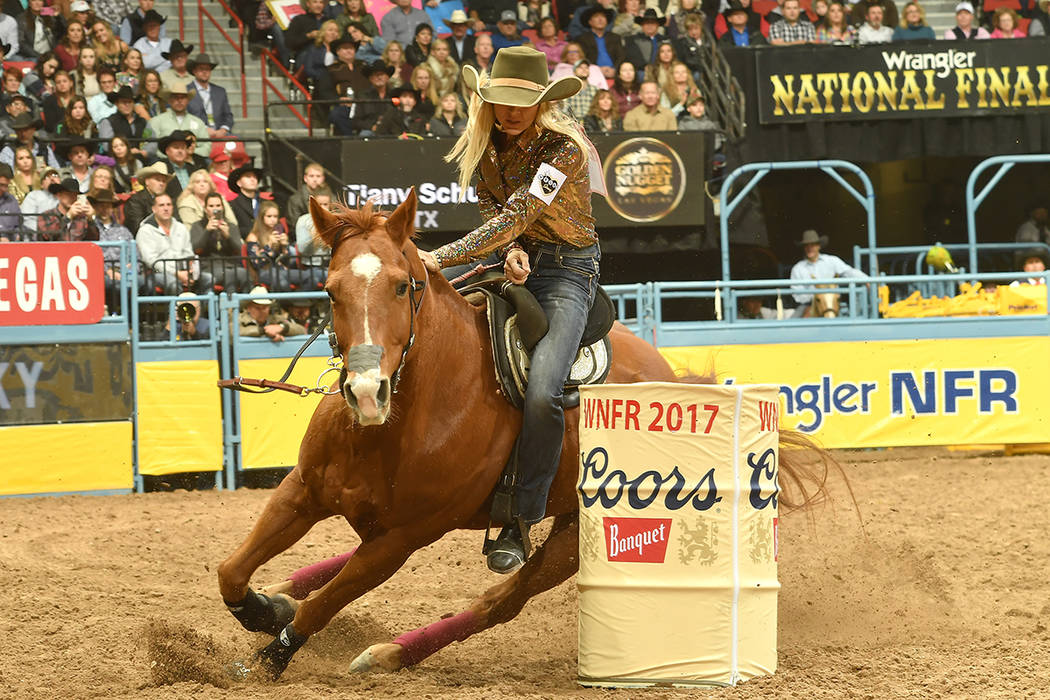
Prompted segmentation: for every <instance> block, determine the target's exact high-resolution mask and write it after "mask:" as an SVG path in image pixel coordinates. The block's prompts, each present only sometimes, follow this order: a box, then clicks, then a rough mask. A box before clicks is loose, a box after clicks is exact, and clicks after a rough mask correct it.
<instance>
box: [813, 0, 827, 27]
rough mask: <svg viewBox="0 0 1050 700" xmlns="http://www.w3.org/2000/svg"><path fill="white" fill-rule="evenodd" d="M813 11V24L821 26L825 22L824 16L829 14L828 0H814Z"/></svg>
mask: <svg viewBox="0 0 1050 700" xmlns="http://www.w3.org/2000/svg"><path fill="white" fill-rule="evenodd" d="M811 12H812V13H813V26H814V27H819V26H820V25H821V24H823V23H824V18H825V17H827V16H828V0H813V5H812V8H811Z"/></svg>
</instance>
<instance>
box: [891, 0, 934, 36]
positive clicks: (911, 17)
mask: <svg viewBox="0 0 1050 700" xmlns="http://www.w3.org/2000/svg"><path fill="white" fill-rule="evenodd" d="M936 38H937V35H936V34H934V33H933V28H932V27H930V25H928V24H926V10H924V9H923V8H922V5H920V4H919V3H918V2H915V0H913V1H912V2H909V3H908V4H907V5H905V6H904V11H903V12H901V20H900V26H899V27H897V28H896V29H894V30H893V40H894V41H934V40H935V39H936Z"/></svg>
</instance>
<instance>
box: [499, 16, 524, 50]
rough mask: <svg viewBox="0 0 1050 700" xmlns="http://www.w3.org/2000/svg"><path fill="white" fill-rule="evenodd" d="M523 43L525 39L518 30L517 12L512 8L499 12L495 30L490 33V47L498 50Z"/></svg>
mask: <svg viewBox="0 0 1050 700" xmlns="http://www.w3.org/2000/svg"><path fill="white" fill-rule="evenodd" d="M524 43H525V39H523V38H522V37H521V34H520V33H519V32H518V13H517V12H515V11H514V10H504V11H503V12H502V13H500V16H499V22H497V23H496V31H495V32H494V33H493V34H492V47H493V48H494V49H496V51H497V52H498V51H499V50H500V49H505V48H507V47H508V46H521V45H522V44H524Z"/></svg>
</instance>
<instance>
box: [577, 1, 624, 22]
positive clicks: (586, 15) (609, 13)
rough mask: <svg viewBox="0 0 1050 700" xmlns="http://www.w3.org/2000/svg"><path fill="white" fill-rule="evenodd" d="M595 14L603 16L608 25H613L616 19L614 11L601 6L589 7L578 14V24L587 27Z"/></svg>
mask: <svg viewBox="0 0 1050 700" xmlns="http://www.w3.org/2000/svg"><path fill="white" fill-rule="evenodd" d="M595 12H601V13H602V14H604V15H605V19H606V21H607V22H608V23H609V24H612V23H613V20H615V19H616V11H615V10H613V9H612V8H611V7H602V6H601V5H591V6H590V7H588V8H587V9H586V10H584V11H583V12H581V13H580V24H582V25H583V26H585V27H586V26H588V25H589V24H590V23H591V17H593V16H594V13H595Z"/></svg>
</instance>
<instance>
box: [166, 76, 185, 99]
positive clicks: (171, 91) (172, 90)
mask: <svg viewBox="0 0 1050 700" xmlns="http://www.w3.org/2000/svg"><path fill="white" fill-rule="evenodd" d="M189 94H190V81H188V80H172V81H171V85H170V86H169V87H168V95H169V96H170V95H189Z"/></svg>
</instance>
